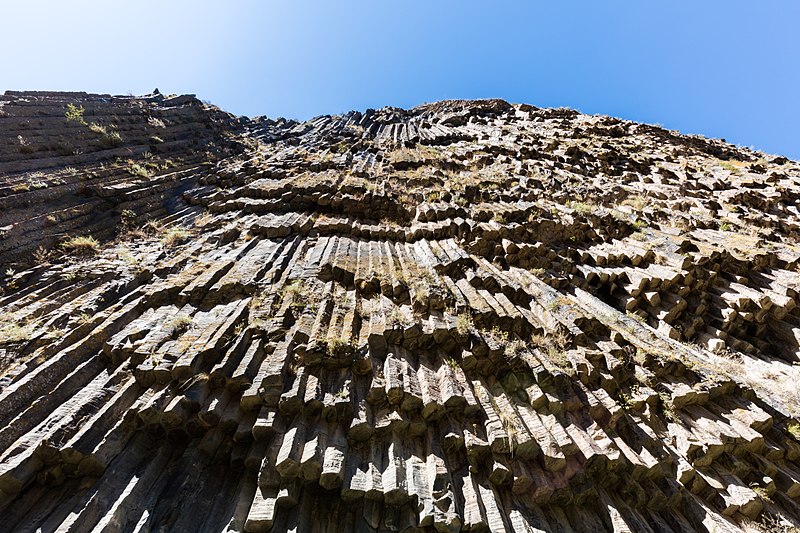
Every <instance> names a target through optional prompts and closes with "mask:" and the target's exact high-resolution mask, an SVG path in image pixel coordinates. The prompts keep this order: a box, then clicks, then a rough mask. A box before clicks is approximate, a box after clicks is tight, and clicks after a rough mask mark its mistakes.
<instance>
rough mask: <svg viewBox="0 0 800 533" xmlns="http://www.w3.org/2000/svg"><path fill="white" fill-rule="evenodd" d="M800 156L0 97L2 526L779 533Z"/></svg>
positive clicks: (448, 121)
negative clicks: (795, 158)
mask: <svg viewBox="0 0 800 533" xmlns="http://www.w3.org/2000/svg"><path fill="white" fill-rule="evenodd" d="M798 201H800V164H798V163H797V162H793V161H790V160H787V159H786V158H782V157H775V156H767V155H764V154H761V153H758V152H754V151H752V150H749V149H745V148H740V147H735V146H732V145H730V144H727V143H725V142H724V141H718V140H709V139H704V138H700V137H695V136H685V135H680V134H677V133H676V132H672V131H667V130H664V129H662V128H659V127H656V126H650V125H643V124H636V123H632V122H627V121H621V120H617V119H613V118H609V117H602V116H587V115H582V114H579V113H577V112H574V111H571V110H567V109H538V108H535V107H532V106H528V105H512V104H508V103H506V102H503V101H499V100H485V101H446V102H440V103H435V104H429V105H424V106H420V107H417V108H414V109H411V110H403V109H397V108H383V109H380V110H367V111H366V112H364V113H360V112H351V113H347V114H345V115H342V116H322V117H318V118H315V119H312V120H310V121H307V122H297V121H292V120H284V119H279V120H271V119H266V118H261V117H259V118H256V119H248V118H243V117H242V118H236V117H233V116H231V115H229V114H227V113H224V112H222V111H220V110H219V109H217V108H216V107H214V106H211V105H208V104H204V103H202V102H200V101H199V100H197V99H196V98H194V97H191V96H178V97H175V96H172V97H170V96H164V95H161V94H158V93H157V92H156V93H155V94H151V95H147V96H138V97H133V96H128V97H117V96H114V97H112V96H108V95H90V94H85V93H43V92H24V93H22V92H7V93H6V94H5V95H4V96H2V97H0V208H1V209H0V265H2V271H1V272H0V517H1V519H0V531H90V530H93V531H187V532H196V531H225V530H233V531H247V532H256V531H270V530H271V531H298V532H301V531H302V532H304V531H319V532H323V531H324V532H333V531H364V532H367V531H452V532H455V531H492V532H502V531H509V532H510V531H522V532H540V531H545V532H550V531H558V532H570V531H575V532H586V531H617V532H624V531H635V532H651V531H652V532H671V531H674V532H693V531H723V532H724V531H740V530H749V531H764V532H780V531H792V528H796V527H798V526H799V525H800V425H799V424H798V417H800V387H798V383H800V366H798V361H800V308H798V306H797V304H798V298H799V293H800V288H798V286H800V274H798V260H800V246H799V245H798V240H799V239H800V213H798V206H799V204H798Z"/></svg>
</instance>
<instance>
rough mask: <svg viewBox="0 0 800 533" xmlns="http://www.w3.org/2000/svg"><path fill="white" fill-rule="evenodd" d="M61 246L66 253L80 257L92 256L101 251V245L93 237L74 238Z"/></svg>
mask: <svg viewBox="0 0 800 533" xmlns="http://www.w3.org/2000/svg"><path fill="white" fill-rule="evenodd" d="M60 246H61V249H62V250H64V252H66V253H68V254H72V255H79V256H90V255H94V254H96V253H97V252H99V251H100V243H99V242H97V239H95V238H94V237H92V236H91V235H86V236H79V237H72V238H71V239H68V240H66V241H64V242H62V243H61V245H60Z"/></svg>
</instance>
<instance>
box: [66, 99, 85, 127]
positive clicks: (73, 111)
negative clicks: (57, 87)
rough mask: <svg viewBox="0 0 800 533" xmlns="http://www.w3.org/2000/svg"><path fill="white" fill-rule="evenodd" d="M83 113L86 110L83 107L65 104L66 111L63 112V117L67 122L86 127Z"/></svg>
mask: <svg viewBox="0 0 800 533" xmlns="http://www.w3.org/2000/svg"><path fill="white" fill-rule="evenodd" d="M85 112H86V110H85V109H84V108H83V106H76V105H75V104H67V110H66V112H64V116H65V117H66V118H67V121H68V122H77V123H78V124H83V125H86V119H85V118H83V114H84V113H85Z"/></svg>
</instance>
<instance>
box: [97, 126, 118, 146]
mask: <svg viewBox="0 0 800 533" xmlns="http://www.w3.org/2000/svg"><path fill="white" fill-rule="evenodd" d="M100 143H101V144H102V145H103V146H105V147H106V148H112V147H114V146H119V145H120V144H122V137H121V136H120V134H119V133H118V132H117V131H115V130H111V131H107V132H105V133H104V134H103V135H102V136H101V137H100Z"/></svg>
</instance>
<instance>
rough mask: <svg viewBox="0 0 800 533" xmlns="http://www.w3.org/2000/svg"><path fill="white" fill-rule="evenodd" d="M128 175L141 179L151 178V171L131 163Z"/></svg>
mask: <svg viewBox="0 0 800 533" xmlns="http://www.w3.org/2000/svg"><path fill="white" fill-rule="evenodd" d="M128 174H130V175H131V176H137V177H139V178H149V177H150V171H149V170H147V168H146V167H143V166H142V165H140V164H138V163H130V164H129V165H128Z"/></svg>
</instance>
